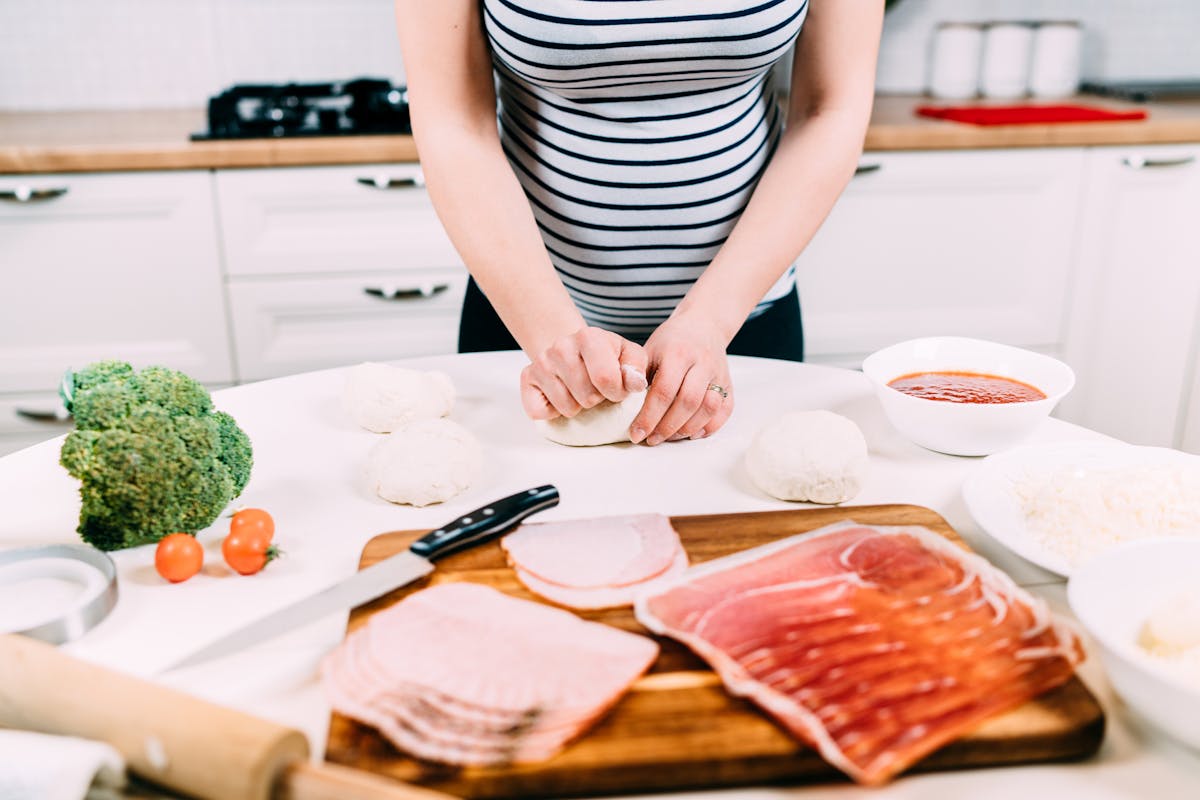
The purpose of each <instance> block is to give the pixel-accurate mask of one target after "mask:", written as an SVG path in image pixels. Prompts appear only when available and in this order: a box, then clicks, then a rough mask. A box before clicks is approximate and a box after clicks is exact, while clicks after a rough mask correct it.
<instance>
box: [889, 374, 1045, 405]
mask: <svg viewBox="0 0 1200 800" xmlns="http://www.w3.org/2000/svg"><path fill="white" fill-rule="evenodd" d="M888 386H890V387H892V388H893V389H895V390H896V391H898V392H904V393H905V394H908V395H912V396H913V397H922V398H924V399H926V400H944V401H945V402H947V403H1028V402H1030V401H1032V400H1045V399H1046V393H1045V392H1043V391H1042V390H1041V389H1038V388H1037V387H1036V386H1030V385H1029V384H1028V383H1022V382H1021V381H1018V380H1013V379H1012V378H1002V377H1000V376H999V375H985V374H983V373H979V372H949V371H948V372H914V373H912V374H911V375H901V376H900V377H899V378H895V379H893V380H891V381H889V382H888Z"/></svg>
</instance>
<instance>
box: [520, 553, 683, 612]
mask: <svg viewBox="0 0 1200 800" xmlns="http://www.w3.org/2000/svg"><path fill="white" fill-rule="evenodd" d="M687 568H688V556H687V553H686V552H685V551H684V549H683V547H682V546H680V548H679V550H678V551H677V552H676V553H675V559H674V560H673V561H672V562H671V564H670V565H669V566H668V567H667V568H666V569H665V570H663V571H662V572H660V573H659V574H658V575H655V576H653V577H651V578H650V579H648V580H645V581H642V582H641V583H631V584H626V585H625V586H604V587H600V588H592V589H576V588H573V587H570V586H562V585H561V584H557V583H551V582H550V581H545V580H542V579H541V578H539V577H538V576H536V575H533V574H531V573H528V572H526V571H525V570H523V569H519V568H518V569H517V570H516V572H517V578H519V579H520V581H521V583H523V584H525V586H526V588H528V589H529V591H531V592H533V593H534V594H536V595H538V596H540V597H544V598H545V599H547V600H549V601H550V602H552V603H557V604H558V605H560V606H566V607H568V608H575V609H579V610H581V611H590V610H595V609H600V608H618V607H620V606H630V605H633V601H634V600H635V599H636V598H637V595H638V594H639V593H641V592H653V591H655V590H657V589H658V588H660V587H664V586H667V585H668V584H670V583H671V582H673V581H674V580H675V579H676V578H677V577H679V576H680V575H682V574H683V573H684V572H685V571H686V570H687Z"/></svg>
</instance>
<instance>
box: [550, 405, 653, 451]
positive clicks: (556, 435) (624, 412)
mask: <svg viewBox="0 0 1200 800" xmlns="http://www.w3.org/2000/svg"><path fill="white" fill-rule="evenodd" d="M645 401H646V393H645V392H633V393H632V394H630V395H629V396H628V397H626V398H625V399H624V400H622V401H621V402H619V403H613V402H610V401H608V400H602V401H601V402H600V405H598V406H593V407H592V408H588V409H584V410H583V411H580V412H579V413H578V414H576V415H575V416H573V417H557V418H555V419H550V420H545V419H539V420H534V422H533V424H534V426H535V427H536V428H537V429H538V432H539V433H541V434H542V436H545V437H546V438H547V439H549V440H550V441H552V442H557V443H558V444H565V445H568V446H570V447H594V446H596V445H602V444H616V443H617V442H628V441H630V439H629V426H630V425H631V424H632V423H633V418H634V417H636V416H637V414H638V412H639V411H641V410H642V403H644V402H645Z"/></svg>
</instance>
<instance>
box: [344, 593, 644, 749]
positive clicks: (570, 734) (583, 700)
mask: <svg viewBox="0 0 1200 800" xmlns="http://www.w3.org/2000/svg"><path fill="white" fill-rule="evenodd" d="M657 655H658V645H656V644H655V643H654V642H653V641H651V640H650V639H647V638H646V637H644V636H638V635H636V634H632V633H627V632H625V631H621V630H617V629H616V628H611V627H608V626H606V625H601V624H598V623H594V622H585V621H583V620H581V619H579V618H578V617H576V616H574V615H573V614H570V613H568V612H566V611H562V610H559V609H554V608H550V607H548V606H544V605H541V604H539V603H532V602H529V601H526V600H519V599H517V598H514V597H509V596H508V595H505V594H503V593H501V592H498V591H496V590H494V589H491V588H489V587H486V586H481V585H477V584H470V583H449V584H442V585H438V586H434V587H431V588H429V589H425V590H423V591H420V592H416V593H414V594H412V595H410V596H409V597H407V598H405V599H404V600H402V601H401V602H399V603H397V604H396V605H394V606H392V607H391V608H389V609H387V610H385V611H381V612H379V613H378V614H375V615H374V616H372V617H371V619H370V621H369V622H368V623H367V625H365V626H364V627H363V628H361V629H359V630H358V631H355V632H354V633H353V634H351V635H350V636H349V637H347V639H346V641H345V642H343V643H342V645H341V646H340V647H338V648H337V649H336V650H335V651H333V652H332V653H331V654H330V655H329V656H328V657H327V658H326V659H325V661H324V662H323V663H322V669H321V674H322V683H323V685H324V688H325V692H326V695H327V696H328V698H329V700H330V702H331V703H332V705H333V707H334V709H335V710H337V711H338V712H339V713H341V714H343V715H345V716H348V717H351V718H353V719H357V720H359V721H360V722H363V723H365V724H367V725H371V726H373V727H375V728H377V729H378V730H379V731H380V732H381V733H382V734H383V735H384V736H386V737H387V738H388V739H389V740H390V741H391V742H392V743H393V744H394V745H395V746H396V747H398V748H399V749H401V750H404V751H406V752H408V753H410V754H411V755H413V756H416V757H417V758H422V759H426V760H432V761H440V762H445V763H451V764H460V765H487V764H500V763H509V762H518V763H520V762H531V761H541V760H544V759H547V758H550V757H551V756H553V755H554V754H555V753H557V752H558V751H559V750H561V749H562V748H563V747H564V746H565V745H566V744H567V743H568V742H569V741H571V740H572V739H574V738H575V737H576V736H578V735H579V734H581V733H583V732H584V731H585V730H587V728H588V727H590V726H591V725H592V724H594V723H595V722H596V721H597V720H598V719H599V718H600V717H601V716H602V715H603V714H604V713H605V712H606V711H607V710H608V709H609V708H611V707H612V705H613V704H614V703H616V701H617V700H618V699H619V698H620V697H621V696H622V695H623V694H624V693H625V691H626V690H627V689H628V688H629V686H630V684H632V683H633V682H634V681H635V680H636V679H637V678H638V677H639V676H640V675H641V674H642V673H643V672H645V671H646V669H647V668H649V666H650V664H651V663H652V662H653V661H654V659H655V657H656V656H657Z"/></svg>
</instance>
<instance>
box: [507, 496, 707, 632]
mask: <svg viewBox="0 0 1200 800" xmlns="http://www.w3.org/2000/svg"><path fill="white" fill-rule="evenodd" d="M500 544H501V546H502V547H503V548H504V550H505V552H506V553H507V555H508V560H509V563H511V564H512V566H513V569H515V570H516V573H517V577H518V578H519V579H520V580H521V582H522V583H523V584H524V585H525V586H526V588H528V589H529V590H530V591H532V592H534V593H535V594H537V595H539V596H541V597H544V598H546V599H547V600H550V601H551V602H554V603H558V604H559V605H563V606H568V607H570V608H577V609H597V608H613V607H617V606H623V605H631V604H632V603H633V600H634V597H635V596H636V595H637V594H638V593H639V592H642V591H646V590H652V589H653V588H654V587H655V586H658V585H662V584H663V583H665V582H667V581H669V580H672V579H673V578H675V577H676V576H678V575H679V574H680V573H682V572H683V571H684V570H685V569H687V566H688V559H687V552H686V551H685V550H684V549H683V545H682V544H681V543H680V541H679V534H678V533H677V532H676V531H675V529H674V528H673V527H672V526H671V520H670V519H669V518H667V517H665V516H663V515H661V514H635V515H629V516H614V517H600V518H597V519H584V520H572V521H566V522H540V523H534V524H525V525H522V526H520V527H519V528H517V530H516V531H514V532H513V533H510V534H509V535H508V536H506V537H504V539H502V540H501V542H500Z"/></svg>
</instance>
